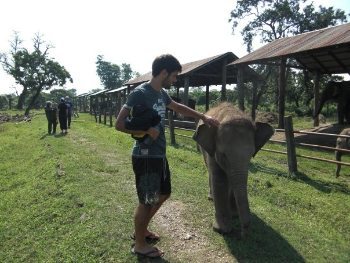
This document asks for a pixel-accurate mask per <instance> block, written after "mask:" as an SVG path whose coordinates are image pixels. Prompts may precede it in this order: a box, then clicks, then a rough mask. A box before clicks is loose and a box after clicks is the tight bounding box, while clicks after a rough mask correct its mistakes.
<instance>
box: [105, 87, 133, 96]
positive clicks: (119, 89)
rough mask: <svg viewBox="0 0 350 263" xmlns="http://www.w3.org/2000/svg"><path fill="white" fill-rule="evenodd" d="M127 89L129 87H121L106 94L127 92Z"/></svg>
mask: <svg viewBox="0 0 350 263" xmlns="http://www.w3.org/2000/svg"><path fill="white" fill-rule="evenodd" d="M127 88H128V87H127V86H123V87H120V88H117V89H112V90H108V91H106V94H111V93H115V92H118V91H122V90H125V89H127Z"/></svg>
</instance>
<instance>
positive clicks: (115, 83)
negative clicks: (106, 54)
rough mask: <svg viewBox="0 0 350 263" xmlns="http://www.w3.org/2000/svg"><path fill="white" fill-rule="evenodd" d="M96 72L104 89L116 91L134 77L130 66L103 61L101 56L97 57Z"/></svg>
mask: <svg viewBox="0 0 350 263" xmlns="http://www.w3.org/2000/svg"><path fill="white" fill-rule="evenodd" d="M96 72H97V75H98V76H99V77H100V80H101V83H102V85H103V86H104V88H105V89H116V88H119V87H121V86H122V85H123V84H124V83H125V82H127V81H128V80H130V79H131V78H133V77H134V75H135V74H137V73H135V72H133V71H132V69H131V66H130V64H126V63H123V64H122V65H121V66H118V65H117V64H113V63H111V62H108V61H105V60H104V58H103V56H102V55H98V56H97V61H96Z"/></svg>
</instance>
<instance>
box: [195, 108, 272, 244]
mask: <svg viewBox="0 0 350 263" xmlns="http://www.w3.org/2000/svg"><path fill="white" fill-rule="evenodd" d="M206 114H207V115H209V116H212V117H214V118H216V119H217V120H218V121H219V122H220V125H219V127H208V126H206V125H204V124H203V122H201V121H200V122H199V123H198V125H197V130H196V132H195V134H194V136H193V138H194V139H195V140H196V141H197V143H198V144H199V146H200V148H201V151H202V153H203V156H204V161H205V163H206V165H207V168H208V172H209V177H210V182H211V190H212V195H213V201H214V206H215V221H214V224H213V229H214V230H215V231H217V232H219V233H220V234H228V233H230V232H232V230H233V227H232V218H233V217H234V215H237V214H238V216H239V219H240V223H241V238H245V237H246V236H247V234H248V231H249V225H250V210H249V203H248V193H247V180H248V166H249V162H250V159H251V158H252V157H253V156H254V155H255V154H256V153H257V152H258V151H259V150H260V149H261V147H262V146H263V145H264V144H265V143H266V142H267V141H268V140H269V138H270V137H271V136H272V134H273V133H274V129H273V128H272V127H271V126H270V125H269V124H266V123H258V122H257V123H254V122H253V121H252V120H251V119H250V118H249V117H247V116H246V115H245V114H244V113H243V112H241V111H239V110H238V109H236V108H234V107H233V106H232V105H231V104H230V103H227V102H226V103H222V104H220V105H219V106H217V107H215V108H212V109H211V110H209V111H208V112H207V113H206Z"/></svg>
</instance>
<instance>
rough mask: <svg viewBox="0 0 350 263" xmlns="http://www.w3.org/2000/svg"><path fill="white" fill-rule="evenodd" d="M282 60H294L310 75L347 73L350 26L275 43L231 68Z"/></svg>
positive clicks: (327, 29)
mask: <svg viewBox="0 0 350 263" xmlns="http://www.w3.org/2000/svg"><path fill="white" fill-rule="evenodd" d="M281 58H291V59H294V60H296V61H297V62H298V64H299V65H300V67H302V68H305V69H308V70H310V71H319V72H321V73H325V74H331V73H349V72H350V23H347V24H343V25H339V26H333V27H328V28H324V29H320V30H315V31H311V32H308V33H303V34H300V35H296V36H292V37H285V38H281V39H277V40H275V41H273V42H271V43H269V44H267V45H265V46H263V47H261V48H259V49H257V50H255V51H254V52H252V53H249V54H248V55H246V56H244V57H242V58H240V59H238V60H236V61H234V62H233V63H232V64H233V65H238V64H259V63H261V64H264V63H269V62H274V61H276V60H278V59H281Z"/></svg>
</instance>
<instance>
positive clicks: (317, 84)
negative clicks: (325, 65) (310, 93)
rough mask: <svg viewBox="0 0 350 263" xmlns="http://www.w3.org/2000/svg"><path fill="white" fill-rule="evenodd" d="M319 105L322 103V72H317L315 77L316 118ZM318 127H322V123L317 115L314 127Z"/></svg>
mask: <svg viewBox="0 0 350 263" xmlns="http://www.w3.org/2000/svg"><path fill="white" fill-rule="evenodd" d="M319 103H320V72H319V71H317V72H316V74H315V75H314V116H315V112H316V110H317V108H318V105H319ZM318 125H320V121H319V118H318V115H317V116H315V119H314V127H316V126H318Z"/></svg>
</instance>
